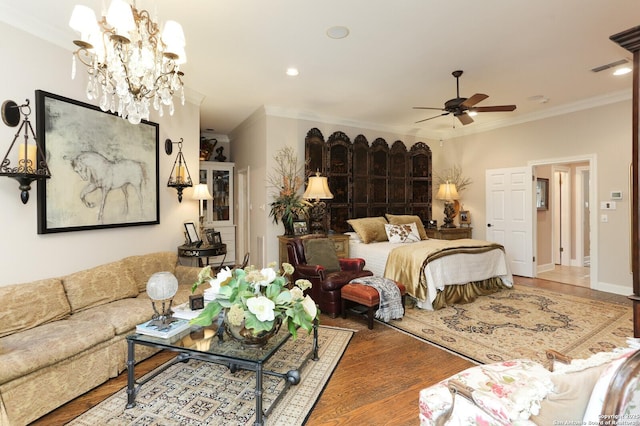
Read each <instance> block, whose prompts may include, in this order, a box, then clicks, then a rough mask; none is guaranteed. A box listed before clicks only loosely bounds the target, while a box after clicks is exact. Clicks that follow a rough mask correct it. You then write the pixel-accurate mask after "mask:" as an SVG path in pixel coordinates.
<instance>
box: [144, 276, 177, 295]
mask: <svg viewBox="0 0 640 426" xmlns="http://www.w3.org/2000/svg"><path fill="white" fill-rule="evenodd" d="M177 291H178V279H177V278H176V277H175V275H173V274H172V273H171V272H156V273H155V274H153V275H151V277H150V278H149V281H147V295H148V296H149V298H151V299H153V300H166V299H171V298H172V297H173V296H174V295H175V294H176V292H177Z"/></svg>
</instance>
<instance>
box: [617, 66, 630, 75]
mask: <svg viewBox="0 0 640 426" xmlns="http://www.w3.org/2000/svg"><path fill="white" fill-rule="evenodd" d="M631 71H633V70H632V69H631V68H630V67H620V68H618V69H616V70H615V71H614V72H613V75H625V74H629V73H630V72H631Z"/></svg>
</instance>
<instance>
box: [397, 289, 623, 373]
mask: <svg viewBox="0 0 640 426" xmlns="http://www.w3.org/2000/svg"><path fill="white" fill-rule="evenodd" d="M390 325H391V326H393V327H396V328H398V329H400V330H403V331H405V332H407V333H409V334H412V335H414V336H416V337H418V338H420V339H423V340H426V341H427V342H430V343H433V344H435V345H437V346H441V347H443V348H445V349H448V350H450V351H453V352H455V353H458V354H460V355H462V356H464V357H467V358H469V359H471V360H473V361H477V362H479V363H483V364H484V363H492V362H498V361H504V360H508V359H514V358H529V359H534V360H537V361H539V362H541V363H543V365H547V363H548V361H547V359H546V357H545V350H547V349H555V350H557V351H559V352H561V353H564V354H565V355H569V356H572V357H574V358H585V357H588V356H589V355H591V354H593V353H596V352H602V351H610V350H611V349H612V348H614V347H619V346H622V347H626V346H628V345H627V343H626V339H627V337H631V336H633V314H632V309H631V307H630V306H623V305H618V304H614V303H608V302H599V301H594V300H590V299H585V298H581V297H576V296H570V295H566V294H562V293H556V292H553V291H549V290H544V289H539V288H530V287H525V286H514V288H513V289H510V290H503V291H501V292H499V293H495V294H492V295H489V296H481V297H479V298H478V299H476V300H475V301H474V302H473V303H469V304H464V305H453V306H449V307H447V308H444V309H441V310H438V311H435V312H431V311H425V310H422V309H418V308H408V309H407V310H406V313H405V316H404V318H403V319H402V321H392V322H391V323H390Z"/></svg>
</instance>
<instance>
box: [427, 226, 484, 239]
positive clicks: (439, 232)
mask: <svg viewBox="0 0 640 426" xmlns="http://www.w3.org/2000/svg"><path fill="white" fill-rule="evenodd" d="M472 229H473V228H471V227H466V228H462V227H460V228H426V229H425V231H427V237H429V238H436V239H438V240H460V239H462V238H471V230H472Z"/></svg>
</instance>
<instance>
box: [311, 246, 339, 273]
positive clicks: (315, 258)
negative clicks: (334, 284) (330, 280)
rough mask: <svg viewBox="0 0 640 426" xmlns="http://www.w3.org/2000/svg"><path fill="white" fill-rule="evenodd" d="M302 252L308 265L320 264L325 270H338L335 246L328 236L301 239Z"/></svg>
mask: <svg viewBox="0 0 640 426" xmlns="http://www.w3.org/2000/svg"><path fill="white" fill-rule="evenodd" d="M302 245H303V246H304V254H305V257H306V258H307V264H309V265H322V266H324V269H325V271H327V272H336V271H339V270H340V262H339V261H338V255H337V254H336V246H335V244H334V242H333V241H332V240H330V239H329V238H310V239H307V240H303V242H302Z"/></svg>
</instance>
